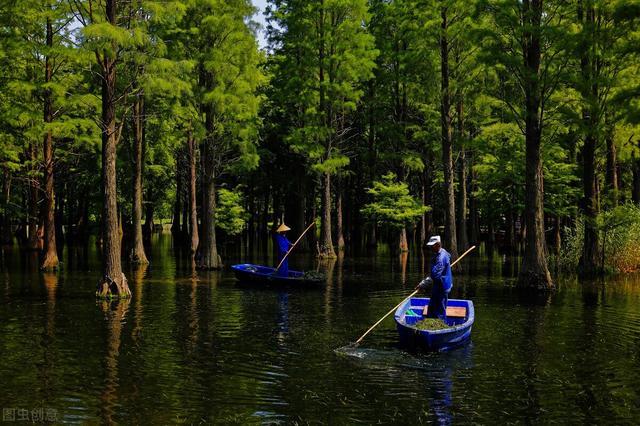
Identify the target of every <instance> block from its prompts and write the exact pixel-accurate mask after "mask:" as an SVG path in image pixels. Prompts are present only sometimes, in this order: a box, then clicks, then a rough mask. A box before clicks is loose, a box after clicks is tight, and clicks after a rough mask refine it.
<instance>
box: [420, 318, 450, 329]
mask: <svg viewBox="0 0 640 426" xmlns="http://www.w3.org/2000/svg"><path fill="white" fill-rule="evenodd" d="M415 327H416V328H417V329H418V330H444V329H445V328H449V327H451V326H450V325H448V324H447V323H446V322H444V321H443V320H441V319H440V318H425V319H423V320H421V321H418V322H417V323H416V324H415Z"/></svg>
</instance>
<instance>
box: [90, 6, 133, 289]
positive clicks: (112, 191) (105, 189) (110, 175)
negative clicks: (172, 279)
mask: <svg viewBox="0 0 640 426" xmlns="http://www.w3.org/2000/svg"><path fill="white" fill-rule="evenodd" d="M106 17H107V22H109V23H110V24H111V25H117V22H116V0H106ZM111 50H112V52H115V51H116V48H115V46H113V48H112V49H111ZM111 54H113V53H109V52H107V51H106V50H105V52H104V53H103V55H104V56H103V57H102V58H101V61H100V65H101V67H102V75H101V77H102V123H101V125H102V201H103V206H102V223H103V229H102V236H103V250H102V253H103V256H104V262H103V270H102V275H103V276H102V280H101V281H100V282H99V283H98V288H97V290H96V296H98V297H103V298H107V297H124V298H128V297H131V291H130V290H129V286H128V284H127V279H126V277H125V276H124V273H123V272H122V263H121V258H120V256H121V253H120V236H119V233H118V197H117V189H116V144H117V142H118V141H117V140H116V105H115V102H116V93H115V90H116V61H115V58H113V57H111V56H110V55H111Z"/></svg>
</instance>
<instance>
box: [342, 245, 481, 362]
mask: <svg viewBox="0 0 640 426" xmlns="http://www.w3.org/2000/svg"><path fill="white" fill-rule="evenodd" d="M438 238H439V237H438ZM434 245H435V244H434ZM475 248H476V246H471V247H470V248H469V249H468V250H467V251H465V252H464V253H462V254H461V255H460V257H458V258H457V259H456V261H455V262H453V263H451V264H450V265H449V271H448V273H449V274H451V267H452V266H453V265H455V264H456V263H458V262H460V260H462V258H463V257H465V256H466V255H467V254H469V253H470V252H471V251H473V249H475ZM434 250H435V249H434ZM447 254H448V253H447ZM449 260H450V256H449V257H448V258H447V259H446V261H447V262H448V261H449ZM450 282H451V283H452V284H453V279H450ZM425 285H426V286H428V285H429V284H428V280H427V283H426V284H425ZM419 287H420V285H418V287H417V288H416V290H415V291H414V292H413V293H411V294H410V295H408V296H407V297H405V298H404V299H403V300H402V302H400V303H398V304H397V305H396V306H394V307H393V309H391V310H390V311H389V312H387V313H386V314H385V315H384V316H383V317H382V318H380V319H379V320H378V321H377V322H376V323H375V324H373V325H372V326H371V327H369V329H368V330H367V331H365V333H364V334H363V335H362V336H360V338H359V339H358V340H356V342H355V343H354V344H352V345H351V347H354V346H358V345H359V344H360V342H361V341H362V339H364V338H365V337H366V336H367V334H369V333H370V332H371V330H373V329H374V328H376V327H377V326H378V324H380V323H381V322H382V321H383V320H384V319H385V318H386V317H388V316H389V315H391V314H392V313H393V312H395V311H396V309H398V308H400V307H401V306H402V305H405V304H406V303H407V301H409V302H411V298H412V297H413V296H415V295H416V294H417V293H418V292H419V291H420V288H419ZM449 290H451V288H449ZM445 295H448V292H447V293H446V294H445ZM423 301H425V302H427V301H429V300H428V299H426V298H423ZM467 302H469V303H471V301H467ZM428 309H429V308H428V307H427V310H428ZM445 315H446V305H445ZM465 318H466V321H467V322H468V323H469V327H470V325H471V324H472V323H473V315H470V316H469V314H468V313H467V314H465ZM468 330H471V329H470V328H468ZM337 350H338V349H337Z"/></svg>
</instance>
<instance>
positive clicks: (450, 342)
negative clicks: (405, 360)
mask: <svg viewBox="0 0 640 426" xmlns="http://www.w3.org/2000/svg"><path fill="white" fill-rule="evenodd" d="M428 305H429V298H428V297H412V298H410V299H407V300H406V301H405V302H404V303H403V304H402V305H400V306H399V307H398V309H397V310H396V313H395V316H394V318H395V320H396V324H397V327H398V333H399V334H400V342H401V344H402V345H404V346H407V347H410V348H419V349H425V350H429V351H446V350H448V349H453V348H455V347H457V346H460V345H461V344H463V343H465V342H466V341H468V340H469V338H470V337H471V328H472V327H473V321H474V319H475V314H474V310H473V302H472V301H471V300H459V299H449V302H448V304H447V319H446V320H445V322H446V323H447V324H448V325H449V326H450V327H449V328H445V329H442V330H419V329H418V328H417V327H416V326H415V324H416V323H417V322H419V321H421V320H422V319H424V318H425V315H426V312H427V310H428Z"/></svg>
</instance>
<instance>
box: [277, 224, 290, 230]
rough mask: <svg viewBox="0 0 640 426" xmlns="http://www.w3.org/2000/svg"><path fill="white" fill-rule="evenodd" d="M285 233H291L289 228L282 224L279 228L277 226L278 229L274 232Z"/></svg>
mask: <svg viewBox="0 0 640 426" xmlns="http://www.w3.org/2000/svg"><path fill="white" fill-rule="evenodd" d="M287 231H291V228H289V227H288V226H287V225H285V224H284V222H282V223H281V224H280V226H278V229H276V232H287Z"/></svg>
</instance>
